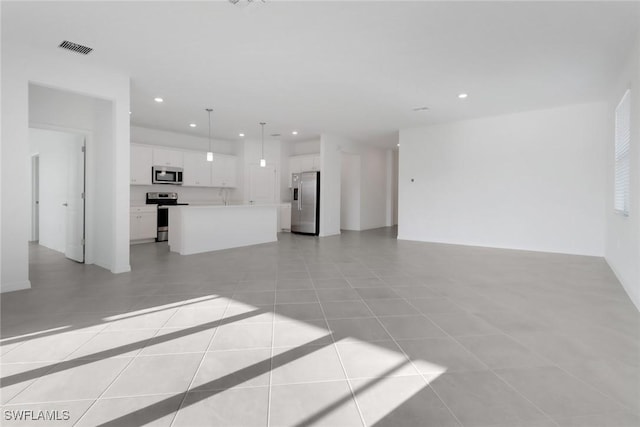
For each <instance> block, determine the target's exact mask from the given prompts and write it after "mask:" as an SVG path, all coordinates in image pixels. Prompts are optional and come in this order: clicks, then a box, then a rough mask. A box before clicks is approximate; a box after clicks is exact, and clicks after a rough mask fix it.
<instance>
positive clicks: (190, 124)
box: [189, 123, 198, 128]
mask: <svg viewBox="0 0 640 427" xmlns="http://www.w3.org/2000/svg"><path fill="white" fill-rule="evenodd" d="M189 126H191V127H192V128H194V127H196V126H198V125H197V124H195V123H189Z"/></svg>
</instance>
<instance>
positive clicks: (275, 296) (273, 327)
mask: <svg viewBox="0 0 640 427" xmlns="http://www.w3.org/2000/svg"><path fill="white" fill-rule="evenodd" d="M277 304H278V272H277V270H276V284H275V288H274V290H273V317H272V319H271V349H270V350H271V351H270V353H269V387H268V388H267V427H269V426H270V425H271V386H272V382H273V345H274V343H275V340H276V336H275V334H276V305H277Z"/></svg>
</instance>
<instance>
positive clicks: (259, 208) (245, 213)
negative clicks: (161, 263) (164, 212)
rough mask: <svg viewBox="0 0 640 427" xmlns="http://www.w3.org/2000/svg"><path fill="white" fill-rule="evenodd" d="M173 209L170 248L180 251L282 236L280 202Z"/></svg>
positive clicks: (234, 245) (188, 252) (199, 250)
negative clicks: (279, 229) (279, 233)
mask: <svg viewBox="0 0 640 427" xmlns="http://www.w3.org/2000/svg"><path fill="white" fill-rule="evenodd" d="M169 209H170V210H169V230H170V231H169V250H170V251H171V252H178V253H179V254H180V255H191V254H197V253H202V252H209V251H217V250H221V249H230V248H238V247H241V246H250V245H258V244H261V243H269V242H276V241H277V240H278V239H277V231H278V214H277V211H278V209H279V207H278V205H228V206H223V205H208V206H171V207H169Z"/></svg>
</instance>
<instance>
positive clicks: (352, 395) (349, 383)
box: [305, 261, 367, 427]
mask: <svg viewBox="0 0 640 427" xmlns="http://www.w3.org/2000/svg"><path fill="white" fill-rule="evenodd" d="M305 265H306V261H305ZM307 268H308V267H307ZM345 280H346V278H345ZM347 283H349V281H348V280H347ZM312 284H313V281H312ZM313 291H314V293H315V294H316V298H317V299H318V305H319V306H320V311H322V316H323V317H324V323H325V325H326V326H327V331H328V332H329V333H330V334H331V341H333V351H335V352H336V355H337V356H338V361H339V362H340V367H341V368H342V373H343V374H344V378H345V382H346V383H347V387H349V392H350V393H351V399H352V400H353V402H354V404H355V405H356V410H357V411H358V415H359V416H360V422H361V423H362V425H363V426H365V427H366V426H367V422H366V421H365V419H364V415H363V414H362V409H361V408H360V404H359V403H358V399H357V397H356V393H355V391H354V390H353V386H352V385H351V381H350V380H349V376H348V375H347V369H346V368H345V367H344V362H343V361H342V356H341V355H340V351H338V345H337V342H336V339H335V336H334V335H333V331H332V330H331V326H330V325H329V320H328V319H327V315H326V313H325V311H324V307H323V306H322V303H321V302H320V298H319V297H318V289H316V287H315V285H314V286H313Z"/></svg>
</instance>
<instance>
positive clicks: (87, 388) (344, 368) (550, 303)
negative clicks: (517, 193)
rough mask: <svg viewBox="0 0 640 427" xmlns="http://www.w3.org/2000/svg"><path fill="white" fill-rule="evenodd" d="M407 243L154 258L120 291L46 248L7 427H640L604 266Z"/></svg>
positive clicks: (5, 301)
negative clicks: (323, 426)
mask: <svg viewBox="0 0 640 427" xmlns="http://www.w3.org/2000/svg"><path fill="white" fill-rule="evenodd" d="M394 237H395V229H392V228H391V229H378V230H372V231H367V232H360V233H358V232H344V233H343V234H342V235H341V236H339V237H329V238H320V239H319V238H314V237H307V236H296V235H291V234H286V233H285V234H281V235H279V241H278V243H274V244H267V245H260V246H254V247H249V248H242V249H234V250H228V251H220V252H214V253H207V254H200V255H192V256H187V257H182V256H180V255H176V254H172V253H169V252H168V248H167V246H166V244H144V245H136V246H133V247H132V248H131V265H132V272H131V273H127V274H121V275H112V274H110V273H109V272H107V271H105V270H103V269H101V268H98V267H95V266H87V265H81V264H76V263H74V262H72V261H68V260H66V259H64V257H62V256H61V255H60V254H58V253H56V252H53V251H50V250H48V249H45V248H43V247H40V246H37V245H32V246H31V248H30V249H31V266H30V267H31V268H30V277H31V280H32V285H33V289H31V290H29V291H21V292H14V293H9V294H5V295H2V297H1V302H2V339H1V343H0V344H1V345H0V351H1V353H0V354H1V358H2V360H1V362H2V363H1V365H0V369H1V376H2V381H1V386H2V388H1V403H2V405H3V413H2V425H3V426H4V425H6V426H12V425H17V426H27V425H35V426H42V425H56V426H58V425H60V426H63V425H78V426H95V425H104V426H138V425H154V426H170V425H173V426H243V427H245V426H253V425H262V426H294V425H298V426H302V425H328V426H360V425H376V426H403V425H404V426H505V427H507V426H509V427H511V426H522V427H527V426H529V427H533V426H563V427H564V426H610V427H623V426H640V315H639V313H638V311H637V310H636V309H635V307H634V306H633V305H632V304H631V302H630V301H629V299H628V297H627V296H626V294H625V293H624V291H623V289H622V288H621V286H620V284H619V283H618V281H617V280H616V279H615V277H614V275H613V274H612V272H611V270H610V269H609V268H608V267H607V265H606V263H605V262H604V261H603V260H602V259H600V258H592V257H580V256H569V255H557V254H544V253H533V252H523V251H509V250H498V249H488V248H472V247H462V246H453V245H441V244H428V243H417V242H405V241H397V240H396V239H395V238H394ZM25 411H33V412H25ZM39 411H48V412H39ZM56 411H57V412H56ZM19 415H22V416H23V417H25V416H30V417H32V418H33V417H43V416H44V417H47V416H48V417H58V418H63V420H61V421H55V422H53V421H49V422H47V421H42V420H39V421H34V420H23V421H16V420H14V419H13V418H15V417H16V416H19ZM65 418H68V419H66V420H64V419H65Z"/></svg>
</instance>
